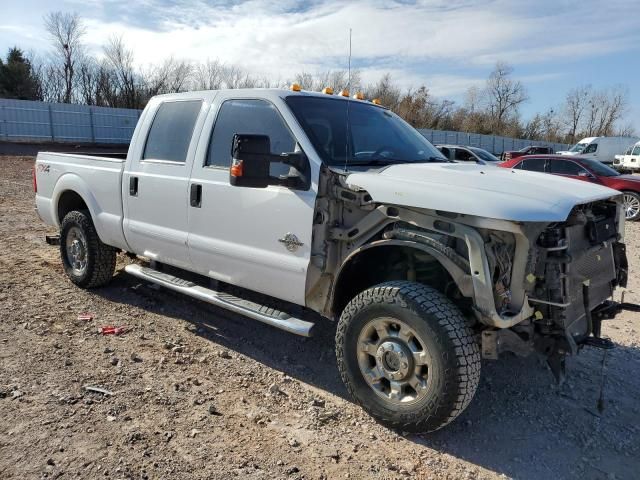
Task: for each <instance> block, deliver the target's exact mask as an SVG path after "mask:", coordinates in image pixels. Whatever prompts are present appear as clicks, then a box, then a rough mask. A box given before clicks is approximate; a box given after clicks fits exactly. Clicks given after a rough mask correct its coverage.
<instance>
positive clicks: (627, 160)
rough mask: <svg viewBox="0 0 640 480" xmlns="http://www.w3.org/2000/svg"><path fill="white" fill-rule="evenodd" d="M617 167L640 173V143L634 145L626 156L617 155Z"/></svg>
mask: <svg viewBox="0 0 640 480" xmlns="http://www.w3.org/2000/svg"><path fill="white" fill-rule="evenodd" d="M615 167H616V168H618V169H621V170H630V171H632V172H638V171H640V142H638V143H636V144H635V145H633V146H632V147H631V148H629V149H628V150H627V152H626V153H625V154H624V155H621V156H620V158H618V155H616V162H615Z"/></svg>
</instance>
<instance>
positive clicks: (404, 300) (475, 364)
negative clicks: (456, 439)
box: [336, 281, 480, 432]
mask: <svg viewBox="0 0 640 480" xmlns="http://www.w3.org/2000/svg"><path fill="white" fill-rule="evenodd" d="M379 317H391V318H396V319H399V320H401V321H402V322H404V323H405V324H407V325H409V326H410V327H411V328H412V329H414V330H415V331H416V332H417V333H418V334H419V335H420V336H421V338H422V340H423V341H424V342H425V344H426V345H425V347H426V348H427V349H428V350H429V353H430V354H431V357H432V363H433V365H432V366H430V367H429V368H433V369H434V376H433V379H432V384H431V388H430V390H429V391H428V392H427V396H426V398H423V399H422V400H421V401H420V402H417V403H415V404H413V405H408V406H403V405H398V404H395V405H394V404H392V403H390V402H387V401H386V400H385V399H383V398H380V396H379V395H378V394H377V393H376V392H375V391H374V390H373V388H372V387H371V386H369V384H368V383H367V382H366V381H365V379H364V376H363V374H362V373H361V370H360V368H359V364H358V359H357V341H358V340H357V339H358V336H359V335H360V332H361V331H362V329H363V328H365V325H366V324H367V323H368V322H369V321H371V320H372V319H375V318H379ZM336 356H337V361H338V369H339V370H340V375H341V376H342V380H343V382H344V384H345V385H346V387H347V390H348V391H349V393H350V394H351V396H352V397H353V398H354V399H355V400H356V402H357V403H358V404H360V405H361V406H362V408H364V410H366V411H367V412H368V413H369V414H370V415H371V416H373V417H374V418H375V419H376V420H378V421H379V422H380V423H382V424H384V425H387V426H389V427H391V428H394V429H397V430H401V431H408V432H431V431H434V430H438V429H439V428H442V427H444V426H445V425H447V424H448V423H449V422H451V421H452V420H454V419H455V418H456V417H457V416H458V415H460V414H461V413H462V411H463V410H464V409H465V408H466V407H467V405H468V404H469V402H471V399H472V398H473V396H474V394H475V392H476V388H477V386H478V382H479V381H480V351H479V348H478V344H477V343H476V341H475V339H474V337H473V333H472V332H471V329H470V328H469V326H468V325H467V322H466V320H465V318H464V317H463V315H462V314H461V313H460V310H458V308H457V307H456V306H455V305H454V304H453V303H452V302H451V301H450V300H449V299H448V298H447V297H445V296H444V295H443V294H442V293H440V292H438V291H437V290H435V289H433V288H431V287H428V286H425V285H421V284H419V283H415V282H408V281H391V282H386V283H382V284H379V285H376V286H374V287H372V288H369V289H367V290H365V291H363V292H362V293H360V294H359V295H357V296H356V297H355V298H354V299H353V300H351V301H350V302H349V304H348V305H347V306H346V307H345V309H344V311H343V312H342V315H341V317H340V320H339V322H338V327H337V332H336Z"/></svg>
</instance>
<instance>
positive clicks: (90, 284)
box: [60, 210, 116, 288]
mask: <svg viewBox="0 0 640 480" xmlns="http://www.w3.org/2000/svg"><path fill="white" fill-rule="evenodd" d="M74 226H75V227H78V228H79V229H80V230H82V232H83V233H84V236H85V238H86V240H87V266H86V269H85V270H84V272H83V273H82V274H81V275H77V274H76V273H74V271H73V268H72V267H71V264H70V262H69V259H68V256H67V245H66V241H67V234H68V231H69V229H70V228H72V227H74ZM60 257H61V259H62V266H63V268H64V271H65V273H66V274H67V276H68V277H69V279H70V280H71V281H72V282H73V283H75V284H76V285H78V286H79V287H82V288H95V287H101V286H103V285H106V284H107V283H109V282H110V281H111V278H112V277H113V272H114V271H115V268H116V249H115V248H113V247H110V246H109V245H105V244H104V243H102V241H100V238H99V237H98V233H97V232H96V228H95V226H94V225H93V221H92V220H91V215H90V214H89V212H88V211H86V210H82V211H77V210H74V211H71V212H69V213H67V215H65V217H64V219H63V220H62V225H61V227H60Z"/></svg>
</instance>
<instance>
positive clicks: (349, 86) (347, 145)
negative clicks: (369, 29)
mask: <svg viewBox="0 0 640 480" xmlns="http://www.w3.org/2000/svg"><path fill="white" fill-rule="evenodd" d="M347 92H348V94H350V93H351V28H349V67H348V70H347ZM348 94H347V128H346V135H345V146H344V169H345V171H346V170H347V163H348V161H349V136H350V135H349V131H350V122H349V107H350V106H351V100H350V99H349V95H348Z"/></svg>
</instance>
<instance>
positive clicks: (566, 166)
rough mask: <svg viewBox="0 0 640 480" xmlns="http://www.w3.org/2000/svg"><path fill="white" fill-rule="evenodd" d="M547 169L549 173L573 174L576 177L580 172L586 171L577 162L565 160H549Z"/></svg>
mask: <svg viewBox="0 0 640 480" xmlns="http://www.w3.org/2000/svg"><path fill="white" fill-rule="evenodd" d="M547 171H548V172H549V173H555V174H556V175H574V176H576V177H577V176H578V174H579V173H580V172H586V170H585V169H584V168H582V167H581V166H580V165H578V164H577V163H574V162H570V161H567V160H550V161H549V164H548V165H547Z"/></svg>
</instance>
